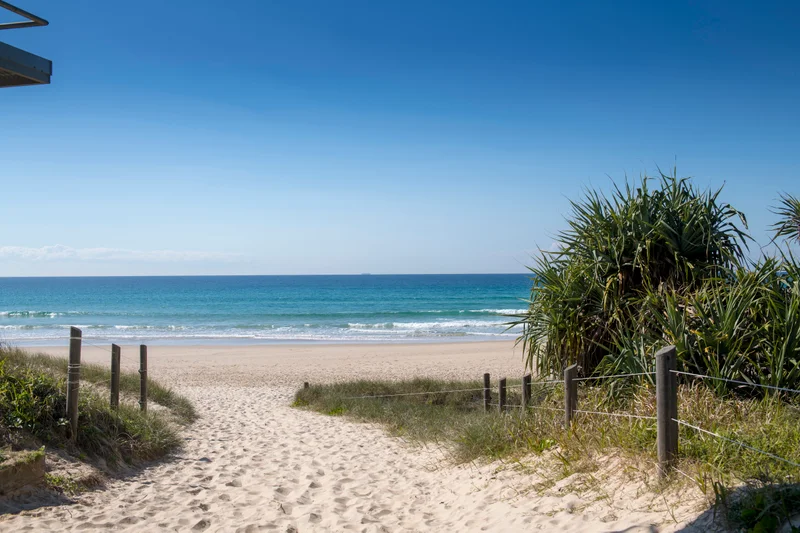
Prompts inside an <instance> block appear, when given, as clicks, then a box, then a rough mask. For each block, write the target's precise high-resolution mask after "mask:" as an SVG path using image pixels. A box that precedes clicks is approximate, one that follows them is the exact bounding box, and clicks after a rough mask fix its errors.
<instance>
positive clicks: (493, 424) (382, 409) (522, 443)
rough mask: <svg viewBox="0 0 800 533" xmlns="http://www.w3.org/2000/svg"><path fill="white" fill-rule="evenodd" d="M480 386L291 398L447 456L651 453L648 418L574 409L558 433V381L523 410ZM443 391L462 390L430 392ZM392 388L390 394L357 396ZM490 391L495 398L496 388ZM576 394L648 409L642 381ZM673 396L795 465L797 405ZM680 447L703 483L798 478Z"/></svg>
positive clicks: (722, 451) (305, 393) (637, 410)
mask: <svg viewBox="0 0 800 533" xmlns="http://www.w3.org/2000/svg"><path fill="white" fill-rule="evenodd" d="M515 385H516V384H515V383H509V387H514V386H515ZM481 387H482V384H481V383H480V382H478V381H437V380H430V379H417V380H412V381H397V382H389V381H386V382H384V381H353V382H346V383H335V384H330V385H315V386H311V387H309V388H308V389H301V390H299V391H298V392H297V394H296V396H295V403H294V405H295V406H298V407H308V408H310V409H313V410H315V411H318V412H321V413H324V414H329V415H345V416H348V417H351V418H354V419H357V420H362V421H368V422H377V423H380V424H382V425H384V426H385V427H386V428H387V429H388V430H390V431H391V432H392V433H393V434H395V435H398V436H402V437H404V438H406V439H408V440H410V441H411V442H418V443H428V442H438V443H442V444H445V445H446V447H447V448H448V449H449V450H450V451H451V453H452V458H453V459H454V460H455V461H456V462H465V461H472V460H478V459H488V460H491V459H496V458H509V457H510V458H513V457H520V456H522V455H527V454H530V453H541V452H543V451H545V450H549V449H553V450H557V451H558V455H559V457H560V458H561V459H562V460H563V461H564V463H565V468H566V470H565V471H566V472H569V471H571V469H572V467H577V465H578V464H579V463H581V462H582V461H584V460H586V459H587V458H591V457H594V456H599V455H601V454H603V453H604V452H608V451H623V452H626V453H630V454H634V455H636V456H638V457H639V458H642V459H644V460H646V461H647V462H650V463H652V464H654V463H655V461H656V424H655V420H646V419H636V418H618V417H609V416H603V415H593V414H583V413H578V414H576V419H575V421H574V423H573V425H572V428H571V429H570V430H569V431H566V430H564V428H563V416H564V415H563V391H562V390H561V388H560V387H557V386H556V387H549V386H546V385H545V386H539V387H537V386H536V385H535V384H534V388H533V394H532V397H533V401H534V405H533V407H532V408H530V409H528V410H527V411H526V412H525V413H521V411H520V409H519V408H518V407H516V408H509V409H508V411H507V412H506V413H502V414H501V413H499V412H498V408H497V407H493V408H492V409H491V411H489V412H488V413H487V412H485V411H484V407H483V393H482V391H481V390H480V389H481ZM465 389H466V390H465ZM470 389H475V390H470ZM442 390H459V391H464V392H445V393H437V392H435V391H442ZM420 393H421V394H420ZM393 394H396V395H398V396H389V397H384V398H362V397H363V396H383V395H393ZM493 397H494V399H493V401H494V402H496V401H497V400H496V390H495V392H494V393H493ZM579 397H580V402H579V409H581V410H585V411H599V412H612V413H627V414H633V415H638V416H644V417H648V416H651V417H655V416H656V403H655V390H654V388H653V387H652V386H651V385H649V384H647V383H641V384H638V385H628V386H626V387H624V388H622V389H621V388H620V387H619V386H617V387H611V386H582V387H581V388H580V390H579ZM678 402H679V405H680V406H681V412H680V416H681V418H682V419H684V420H686V421H687V422H689V423H690V424H693V425H696V426H699V427H702V428H706V429H708V430H709V431H713V432H715V433H719V434H720V435H723V436H726V437H729V438H731V439H734V440H737V441H742V442H745V443H747V444H749V445H750V446H753V447H755V448H759V449H761V450H764V451H766V452H769V453H772V454H774V455H777V456H780V457H783V458H785V459H788V460H790V461H793V462H795V463H800V409H798V407H797V406H793V405H791V404H787V403H786V402H784V401H782V400H780V399H776V398H772V397H767V398H761V399H756V398H740V397H736V396H730V397H727V398H720V397H719V396H717V395H716V394H715V393H714V391H712V390H710V389H708V388H706V387H704V386H702V385H700V384H698V385H694V386H682V387H680V390H679V399H678ZM520 403H521V401H520V389H519V388H516V387H514V388H511V389H510V390H509V393H508V404H509V405H519V404H520ZM680 453H681V462H682V464H681V465H679V468H680V469H681V470H682V471H684V472H686V471H687V470H688V471H691V472H692V475H693V476H696V477H697V478H698V479H706V480H707V481H706V482H707V483H708V484H709V487H708V488H709V489H710V487H711V485H710V484H711V482H712V480H713V479H733V478H736V479H759V480H762V481H773V482H775V481H777V482H791V481H798V477H800V469H798V468H797V467H794V466H791V465H789V464H787V463H785V462H781V461H776V460H774V459H771V458H769V457H767V456H765V455H762V454H759V453H756V452H753V451H751V450H748V449H746V448H743V447H741V446H738V445H736V444H733V443H731V442H728V441H725V440H722V439H718V438H715V437H711V436H709V435H705V434H702V433H698V432H696V431H694V430H692V429H691V428H686V427H682V428H681V434H680ZM570 465H572V466H570Z"/></svg>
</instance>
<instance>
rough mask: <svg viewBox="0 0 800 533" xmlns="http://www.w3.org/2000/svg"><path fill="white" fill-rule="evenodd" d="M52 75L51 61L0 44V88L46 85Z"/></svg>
mask: <svg viewBox="0 0 800 533" xmlns="http://www.w3.org/2000/svg"><path fill="white" fill-rule="evenodd" d="M52 74H53V63H52V61H50V60H49V59H45V58H43V57H39V56H37V55H34V54H31V53H30V52H26V51H25V50H20V49H19V48H14V47H13V46H11V45H8V44H5V43H1V42H0V87H19V86H21V85H41V84H46V83H50V76H51V75H52Z"/></svg>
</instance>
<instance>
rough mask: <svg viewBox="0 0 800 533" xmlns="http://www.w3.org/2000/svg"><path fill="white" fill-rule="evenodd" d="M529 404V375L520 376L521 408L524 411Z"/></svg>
mask: <svg viewBox="0 0 800 533" xmlns="http://www.w3.org/2000/svg"><path fill="white" fill-rule="evenodd" d="M530 405H531V375H530V374H525V375H524V376H522V410H523V411H524V410H525V409H527V408H528V407H530Z"/></svg>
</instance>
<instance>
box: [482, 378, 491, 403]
mask: <svg viewBox="0 0 800 533" xmlns="http://www.w3.org/2000/svg"><path fill="white" fill-rule="evenodd" d="M490 387H491V380H490V377H489V373H488V372H487V373H486V374H484V375H483V409H484V410H485V411H488V410H489V404H490V403H491V402H492V389H491V388H490Z"/></svg>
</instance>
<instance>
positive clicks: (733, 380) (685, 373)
mask: <svg viewBox="0 0 800 533" xmlns="http://www.w3.org/2000/svg"><path fill="white" fill-rule="evenodd" d="M671 372H672V373H674V374H678V375H681V376H691V377H695V378H701V379H713V380H716V381H724V382H726V383H736V384H738V385H747V386H750V387H761V388H762V389H770V390H777V391H783V392H792V393H795V394H800V390H796V389H787V388H785V387H775V386H774V385H761V384H760V383H750V382H749V381H739V380H736V379H728V378H720V377H716V376H707V375H705V374H693V373H691V372H681V371H680V370H671Z"/></svg>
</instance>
